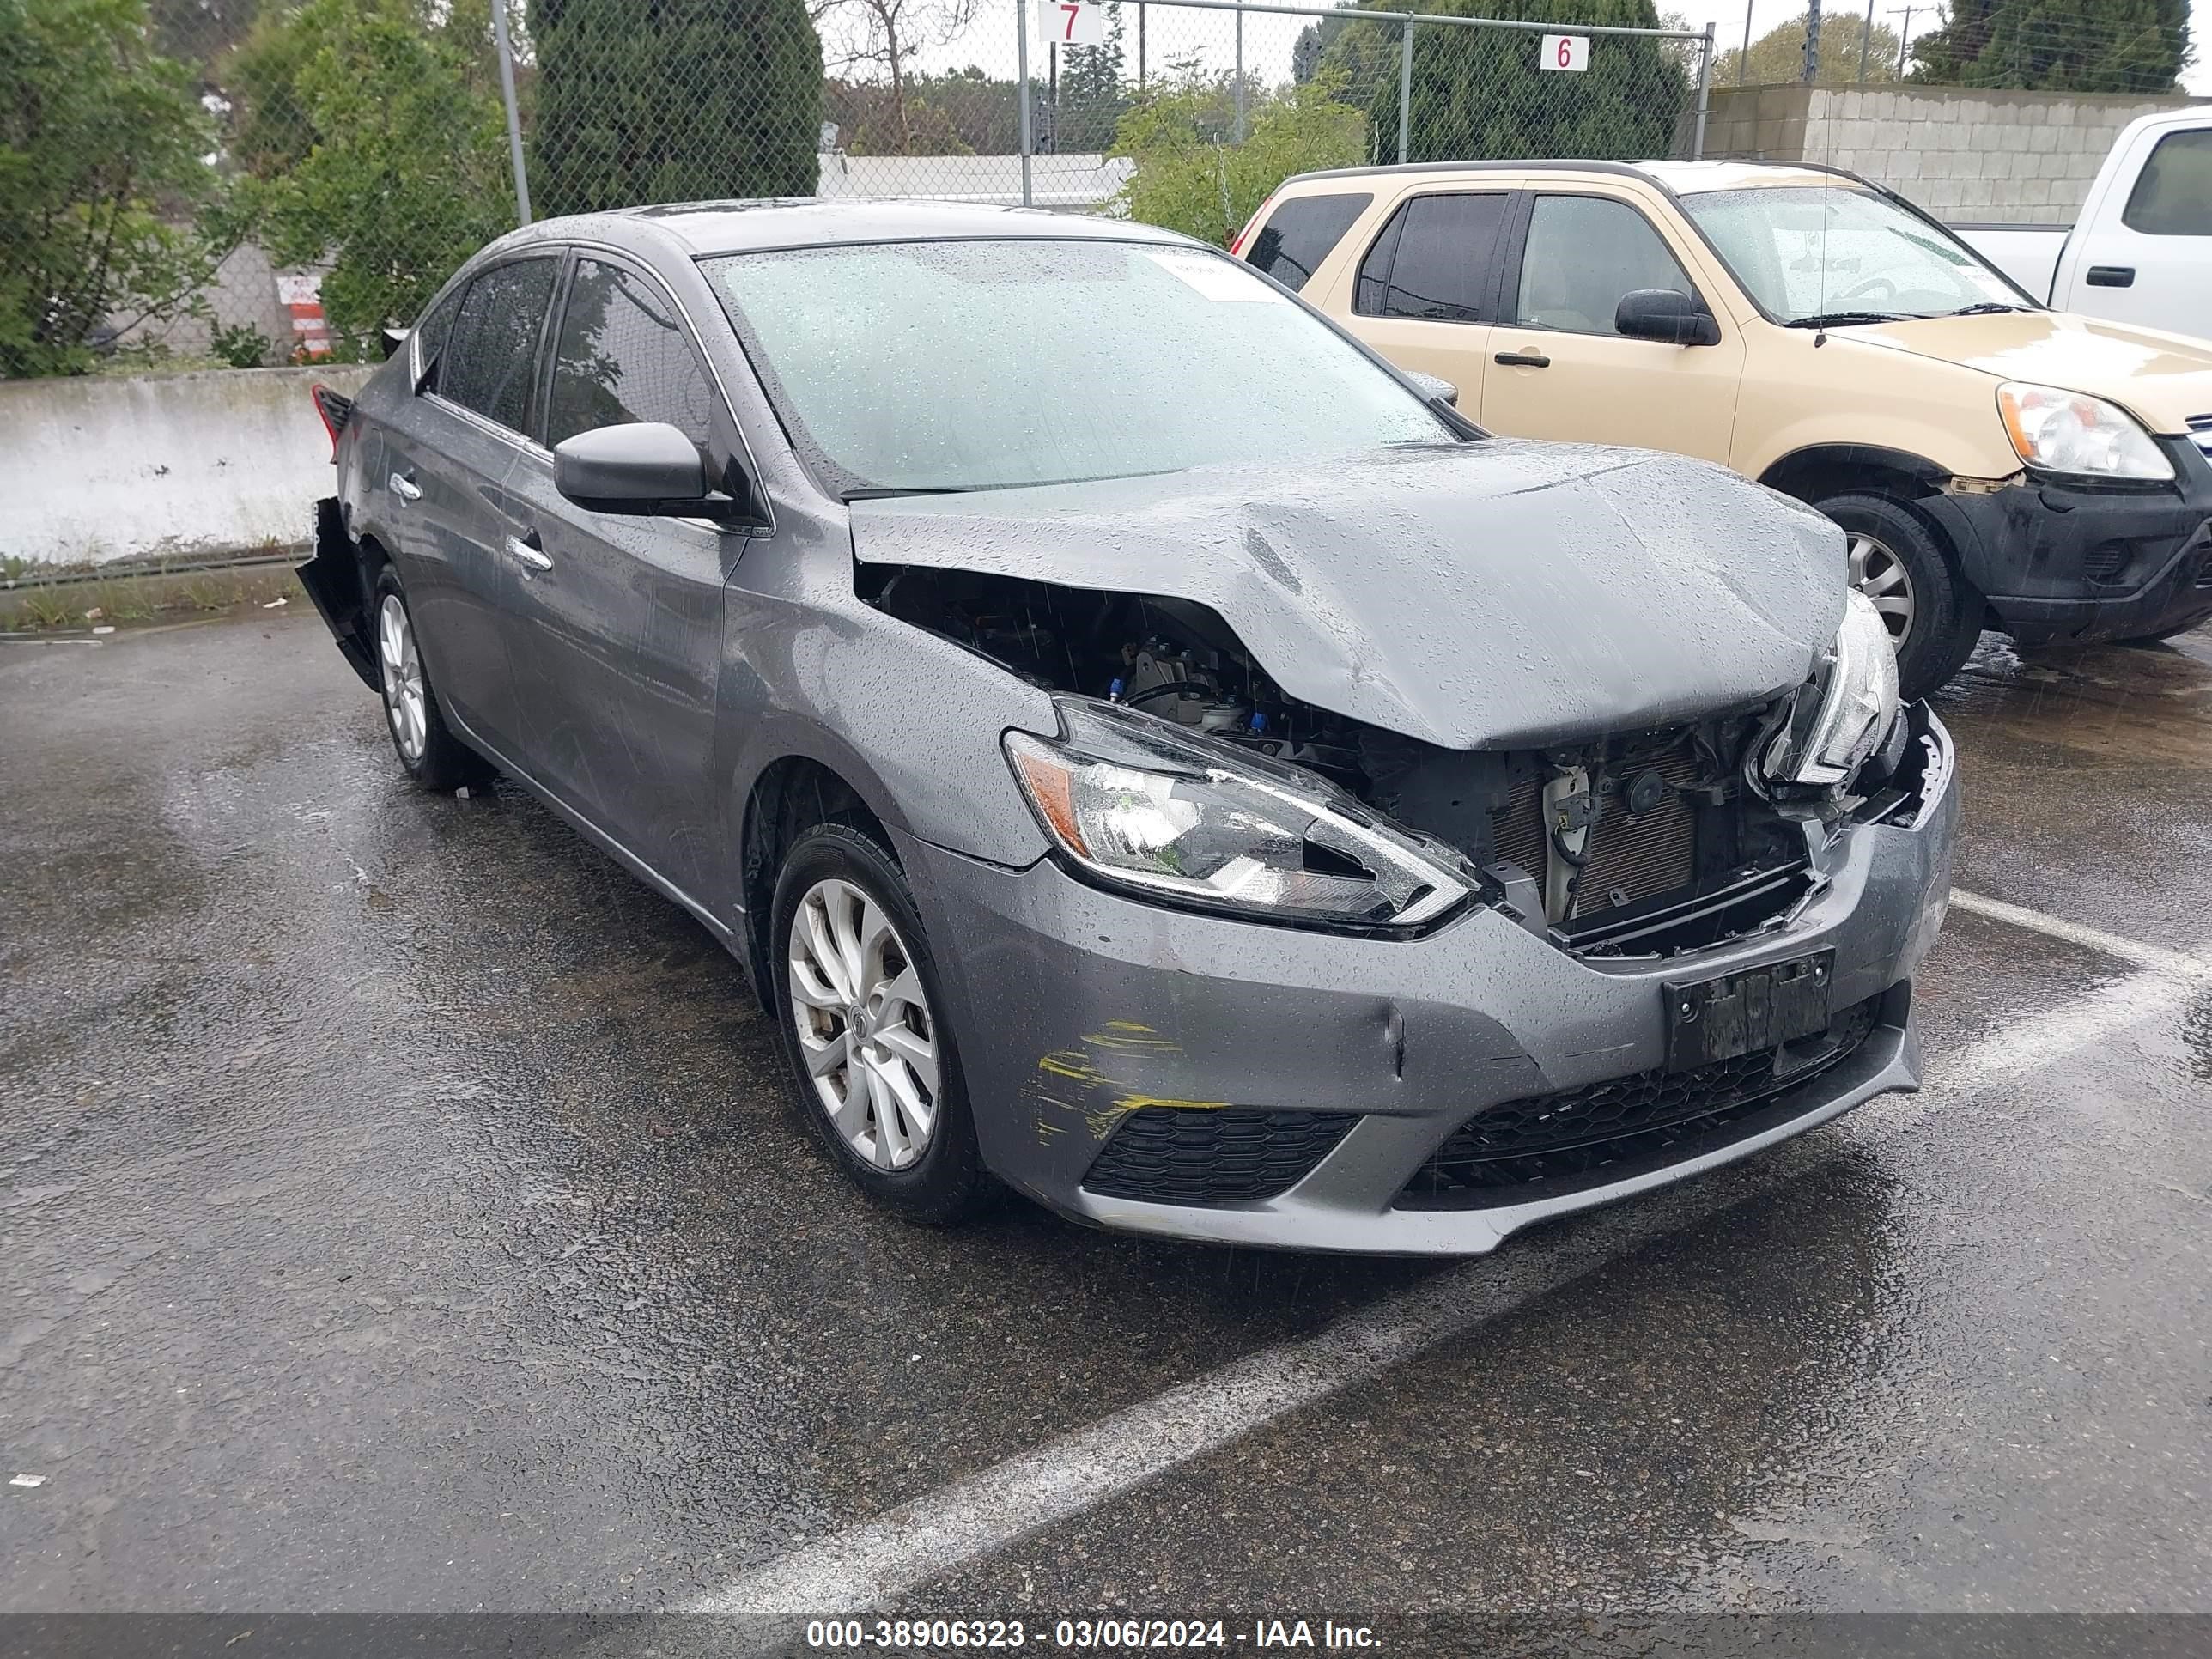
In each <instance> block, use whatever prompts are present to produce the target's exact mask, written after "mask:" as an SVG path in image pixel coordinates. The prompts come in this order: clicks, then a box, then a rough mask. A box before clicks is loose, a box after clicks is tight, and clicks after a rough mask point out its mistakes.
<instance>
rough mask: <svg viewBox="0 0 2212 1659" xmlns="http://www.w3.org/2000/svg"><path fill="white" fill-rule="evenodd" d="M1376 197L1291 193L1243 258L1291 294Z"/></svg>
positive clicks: (1269, 216)
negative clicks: (1300, 194)
mask: <svg viewBox="0 0 2212 1659" xmlns="http://www.w3.org/2000/svg"><path fill="white" fill-rule="evenodd" d="M1374 200H1375V198H1374V197H1373V196H1371V195H1370V194H1368V193H1367V192H1365V191H1358V192H1357V193H1353V194H1349V195H1339V196H1293V197H1291V199H1290V200H1289V201H1287V202H1285V203H1284V204H1282V205H1281V206H1280V207H1279V208H1277V209H1276V210H1274V211H1273V213H1271V214H1269V215H1268V216H1267V225H1266V226H1265V227H1264V228H1262V229H1261V232H1260V234H1259V235H1258V236H1257V237H1256V238H1255V240H1253V243H1252V251H1251V252H1249V253H1247V254H1246V255H1245V256H1244V257H1245V258H1246V259H1247V260H1249V262H1250V263H1251V264H1254V265H1255V266H1256V267H1257V268H1258V269H1260V270H1264V271H1266V272H1267V275H1269V276H1272V277H1273V278H1274V279H1275V280H1276V281H1277V282H1279V283H1281V284H1282V285H1283V286H1284V287H1285V288H1287V289H1291V291H1292V292H1293V293H1295V292H1297V290H1298V289H1302V288H1304V286H1305V285H1306V283H1307V280H1308V279H1309V278H1310V277H1311V276H1313V274H1314V271H1315V270H1316V269H1317V268H1318V267H1319V266H1320V264H1321V262H1322V260H1324V259H1326V258H1328V256H1329V252H1330V251H1331V250H1332V249H1334V247H1335V246H1336V245H1337V244H1338V243H1339V242H1340V241H1342V240H1344V233H1345V232H1346V231H1347V230H1350V229H1351V228H1352V221H1353V220H1355V219H1357V218H1358V216H1360V215H1361V214H1363V213H1364V212H1366V211H1367V209H1368V206H1369V204H1370V203H1372V202H1373V201H1374Z"/></svg>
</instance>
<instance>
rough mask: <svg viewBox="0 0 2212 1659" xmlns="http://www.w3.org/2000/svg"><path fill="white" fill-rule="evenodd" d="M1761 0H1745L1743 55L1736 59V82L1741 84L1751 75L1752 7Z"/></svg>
mask: <svg viewBox="0 0 2212 1659" xmlns="http://www.w3.org/2000/svg"><path fill="white" fill-rule="evenodd" d="M1758 3H1759V0H1743V56H1742V57H1741V58H1737V59H1736V60H1735V83H1736V85H1738V86H1741V85H1742V84H1743V83H1744V82H1745V81H1746V80H1747V79H1748V78H1749V77H1750V75H1751V9H1752V8H1753V6H1755V5H1757V4H1758Z"/></svg>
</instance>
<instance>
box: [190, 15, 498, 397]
mask: <svg viewBox="0 0 2212 1659" xmlns="http://www.w3.org/2000/svg"><path fill="white" fill-rule="evenodd" d="M226 80H227V82H228V84H229V85H230V86H231V87H232V88H234V94H235V97H236V100H237V111H236V125H235V131H234V139H233V155H234V160H235V162H236V164H237V165H238V166H239V167H240V168H241V169H242V170H243V171H244V173H245V174H246V177H245V178H244V179H242V180H241V181H240V185H239V187H238V190H237V191H236V207H235V211H236V213H237V216H238V217H239V220H240V225H241V228H246V229H250V230H251V232H252V234H256V235H258V237H259V238H260V240H262V242H263V244H264V246H266V247H267V249H268V251H269V254H270V258H273V259H274V260H276V263H278V264H325V263H327V264H328V265H329V267H330V268H329V270H327V271H325V274H324V276H323V284H322V300H323V313H324V315H325V318H326V319H328V320H329V322H330V325H331V333H332V334H333V335H335V336H336V337H337V340H338V343H339V346H340V349H341V350H349V351H350V352H351V353H353V354H356V355H360V354H366V353H367V352H368V350H369V349H371V347H372V346H373V343H374V336H375V332H376V330H377V329H378V328H379V327H380V326H381V325H384V324H386V323H389V322H399V321H405V320H408V319H412V318H413V317H414V316H415V315H416V313H417V312H419V311H420V310H421V309H422V307H423V305H424V304H425V303H426V302H427V301H428V300H429V298H430V295H432V294H433V293H434V292H435V290H436V289H437V287H438V285H439V284H440V283H442V282H443V281H444V280H445V279H446V277H447V276H448V275H450V274H451V272H452V271H453V268H454V266H456V265H458V264H460V262H461V261H462V260H464V259H465V258H468V256H469V255H470V254H471V253H473V252H476V250H477V248H479V247H481V246H483V244H484V243H486V242H488V241H489V240H491V239H492V238H493V237H495V236H497V235H498V234H500V233H501V232H502V231H505V230H507V229H509V228H512V227H513V224H514V222H515V217H514V195H513V179H512V176H511V173H510V172H509V167H508V161H507V129H506V125H505V114H504V112H503V110H502V107H501V101H500V94H499V82H498V68H497V63H496V60H495V57H494V55H493V49H492V45H491V12H490V9H489V5H488V3H487V0H307V3H306V4H304V5H301V6H299V7H297V8H296V9H293V10H289V11H281V12H270V13H264V15H263V16H262V18H261V20H260V21H259V22H258V23H257V24H256V25H255V27H254V28H253V31H252V33H250V34H249V35H248V36H247V37H246V44H245V45H244V46H242V47H240V50H239V52H238V55H237V57H236V58H234V60H233V61H232V62H231V63H230V64H228V65H227V66H226Z"/></svg>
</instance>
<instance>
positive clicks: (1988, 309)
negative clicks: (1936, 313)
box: [1943, 300, 2027, 317]
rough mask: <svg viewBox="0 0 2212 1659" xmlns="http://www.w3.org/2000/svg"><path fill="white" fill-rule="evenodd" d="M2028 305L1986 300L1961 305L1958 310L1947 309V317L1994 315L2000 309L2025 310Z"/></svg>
mask: <svg viewBox="0 0 2212 1659" xmlns="http://www.w3.org/2000/svg"><path fill="white" fill-rule="evenodd" d="M2025 310H2027V307H2026V306H2008V305H2007V304H2006V303H2005V302H2004V301H2002V300H1984V301H1980V302H1979V303H1978V304H1976V305H1971V306H1960V307H1959V308H1958V309H1957V310H1956V311H1947V312H1945V313H1943V314H1944V315H1945V316H1947V317H1993V316H1995V315H1996V313H1998V312H2000V311H2025Z"/></svg>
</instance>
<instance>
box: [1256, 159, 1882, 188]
mask: <svg viewBox="0 0 2212 1659" xmlns="http://www.w3.org/2000/svg"><path fill="white" fill-rule="evenodd" d="M1467 173H1609V174H1613V175H1614V176H1616V177H1626V178H1633V179H1648V180H1650V182H1651V183H1653V184H1656V185H1659V186H1660V187H1661V188H1662V189H1664V190H1668V191H1673V192H1674V194H1676V195H1678V196H1686V195H1690V194H1692V193H1694V192H1696V191H1705V190H1741V189H1744V188H1747V187H1749V186H1754V185H1818V184H1827V185H1836V184H1839V183H1840V184H1843V185H1857V184H1859V182H1860V181H1859V180H1858V179H1855V178H1853V177H1852V176H1851V175H1850V174H1849V173H1842V172H1839V171H1838V170H1837V169H1835V168H1832V167H1807V166H1805V165H1804V164H1802V162H1795V161H1547V160H1543V159H1541V158H1532V159H1529V160H1527V161H1400V162H1396V163H1393V164H1387V165H1384V166H1380V167H1334V168H1331V169H1329V170H1328V171H1326V172H1322V173H1299V174H1297V176H1296V177H1295V178H1291V179H1285V181H1284V184H1285V187H1287V186H1289V185H1300V184H1307V183H1310V182H1312V181H1314V180H1316V179H1365V178H1379V177H1386V176H1395V177H1401V178H1403V177H1413V176H1420V175H1428V176H1431V177H1434V178H1436V179H1452V178H1455V177H1459V176H1462V175H1464V174H1467Z"/></svg>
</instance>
